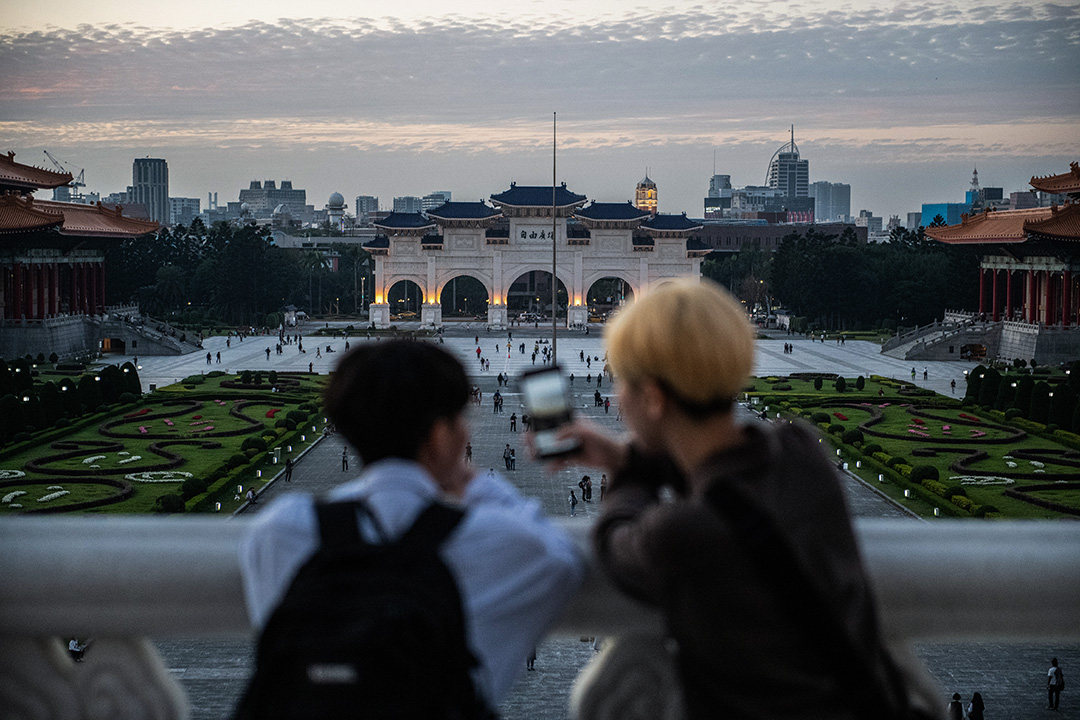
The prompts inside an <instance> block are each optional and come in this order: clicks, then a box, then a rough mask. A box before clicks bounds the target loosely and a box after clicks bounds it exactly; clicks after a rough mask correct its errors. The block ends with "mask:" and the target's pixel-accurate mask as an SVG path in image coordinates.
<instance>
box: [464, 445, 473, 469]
mask: <svg viewBox="0 0 1080 720" xmlns="http://www.w3.org/2000/svg"><path fill="white" fill-rule="evenodd" d="M465 462H466V463H468V464H469V465H472V443H471V442H469V443H465Z"/></svg>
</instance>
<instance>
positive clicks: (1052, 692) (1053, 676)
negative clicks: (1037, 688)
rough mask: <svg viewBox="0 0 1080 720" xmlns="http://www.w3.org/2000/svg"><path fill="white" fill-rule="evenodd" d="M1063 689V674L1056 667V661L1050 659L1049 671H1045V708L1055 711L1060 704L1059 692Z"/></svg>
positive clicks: (1055, 659)
mask: <svg viewBox="0 0 1080 720" xmlns="http://www.w3.org/2000/svg"><path fill="white" fill-rule="evenodd" d="M1064 688H1065V674H1064V673H1063V672H1061V667H1059V666H1058V659H1057V658H1051V660H1050V669H1049V670H1047V671H1046V707H1047V709H1051V710H1057V709H1058V704H1059V703H1060V702H1061V691H1062V690H1063V689H1064Z"/></svg>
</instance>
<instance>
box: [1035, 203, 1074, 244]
mask: <svg viewBox="0 0 1080 720" xmlns="http://www.w3.org/2000/svg"><path fill="white" fill-rule="evenodd" d="M1024 230H1025V231H1026V232H1028V233H1030V234H1032V235H1034V236H1036V237H1039V238H1046V239H1048V240H1071V241H1073V242H1077V241H1080V203H1069V204H1067V205H1062V206H1061V207H1060V208H1059V207H1057V206H1054V207H1052V208H1050V217H1048V218H1045V219H1043V220H1028V221H1027V222H1025V223H1024Z"/></svg>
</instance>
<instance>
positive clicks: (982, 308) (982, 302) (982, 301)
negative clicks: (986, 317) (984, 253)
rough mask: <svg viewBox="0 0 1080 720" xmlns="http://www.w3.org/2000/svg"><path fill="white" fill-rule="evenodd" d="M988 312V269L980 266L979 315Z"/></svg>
mask: <svg viewBox="0 0 1080 720" xmlns="http://www.w3.org/2000/svg"><path fill="white" fill-rule="evenodd" d="M984 312H986V269H985V268H979V315H980V316H981V315H982V314H983V313H984Z"/></svg>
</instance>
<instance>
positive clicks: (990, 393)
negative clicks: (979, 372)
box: [976, 367, 1001, 407]
mask: <svg viewBox="0 0 1080 720" xmlns="http://www.w3.org/2000/svg"><path fill="white" fill-rule="evenodd" d="M1000 384H1001V373H1000V372H998V371H997V368H992V367H991V368H987V370H986V372H985V373H983V376H982V385H981V386H980V387H979V399H978V400H977V401H976V402H978V403H979V404H980V405H982V406H983V407H993V406H994V401H995V400H997V396H998V385H1000Z"/></svg>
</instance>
